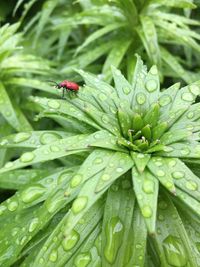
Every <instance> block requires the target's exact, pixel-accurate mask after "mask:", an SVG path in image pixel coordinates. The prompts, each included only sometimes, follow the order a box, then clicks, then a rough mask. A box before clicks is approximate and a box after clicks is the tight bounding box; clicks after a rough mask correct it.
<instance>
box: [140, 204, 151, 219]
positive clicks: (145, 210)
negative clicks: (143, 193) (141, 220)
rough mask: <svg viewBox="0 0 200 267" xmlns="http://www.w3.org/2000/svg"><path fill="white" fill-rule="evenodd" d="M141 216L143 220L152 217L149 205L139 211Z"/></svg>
mask: <svg viewBox="0 0 200 267" xmlns="http://www.w3.org/2000/svg"><path fill="white" fill-rule="evenodd" d="M141 212H142V215H143V217H145V218H150V217H151V216H152V209H151V207H150V206H149V205H145V206H143V207H142V209H141Z"/></svg>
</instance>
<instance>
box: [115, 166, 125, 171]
mask: <svg viewBox="0 0 200 267" xmlns="http://www.w3.org/2000/svg"><path fill="white" fill-rule="evenodd" d="M123 170H124V169H123V168H121V167H118V168H117V169H116V172H123Z"/></svg>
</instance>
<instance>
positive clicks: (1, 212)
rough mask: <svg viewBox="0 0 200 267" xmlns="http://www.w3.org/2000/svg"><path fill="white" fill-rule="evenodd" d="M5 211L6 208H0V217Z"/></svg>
mask: <svg viewBox="0 0 200 267" xmlns="http://www.w3.org/2000/svg"><path fill="white" fill-rule="evenodd" d="M5 210H7V207H6V206H0V215H2V214H3V213H4V211H5Z"/></svg>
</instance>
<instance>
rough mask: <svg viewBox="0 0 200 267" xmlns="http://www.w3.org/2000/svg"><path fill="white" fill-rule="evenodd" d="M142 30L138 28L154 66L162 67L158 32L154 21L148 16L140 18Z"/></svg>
mask: <svg viewBox="0 0 200 267" xmlns="http://www.w3.org/2000/svg"><path fill="white" fill-rule="evenodd" d="M140 21H141V25H142V28H140V27H139V28H138V34H139V36H140V38H141V39H142V42H143V44H144V47H145V49H146V51H147V54H148V56H149V58H150V59H151V61H152V63H153V64H156V65H157V66H160V63H161V62H160V61H161V60H160V48H159V44H158V38H157V32H156V28H155V25H154V23H153V21H152V19H151V18H150V17H148V16H142V15H141V16H140Z"/></svg>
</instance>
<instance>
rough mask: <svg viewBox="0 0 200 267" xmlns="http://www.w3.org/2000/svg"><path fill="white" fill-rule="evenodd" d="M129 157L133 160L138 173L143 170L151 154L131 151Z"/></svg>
mask: <svg viewBox="0 0 200 267" xmlns="http://www.w3.org/2000/svg"><path fill="white" fill-rule="evenodd" d="M131 157H132V159H133V160H134V162H135V165H136V167H137V170H138V171H139V173H142V172H143V171H144V170H145V168H146V165H147V163H148V161H149V160H150V158H151V156H150V155H148V154H143V153H136V152H131Z"/></svg>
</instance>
